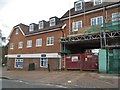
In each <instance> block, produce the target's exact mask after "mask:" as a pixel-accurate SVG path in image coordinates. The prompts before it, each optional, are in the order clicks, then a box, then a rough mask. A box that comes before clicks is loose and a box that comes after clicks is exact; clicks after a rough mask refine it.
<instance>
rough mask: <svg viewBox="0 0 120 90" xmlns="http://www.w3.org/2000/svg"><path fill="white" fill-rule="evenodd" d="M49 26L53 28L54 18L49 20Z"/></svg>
mask: <svg viewBox="0 0 120 90" xmlns="http://www.w3.org/2000/svg"><path fill="white" fill-rule="evenodd" d="M50 26H55V18H50Z"/></svg>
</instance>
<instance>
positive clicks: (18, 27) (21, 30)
mask: <svg viewBox="0 0 120 90" xmlns="http://www.w3.org/2000/svg"><path fill="white" fill-rule="evenodd" d="M16 28H19V30H20V31H21V32H22V34H23V35H24V36H25V34H24V32H23V31H22V29H21V28H20V26H16V27H14V28H13V29H12V30H11V32H10V35H9V36H8V38H9V39H10V36H11V34H12V32H13V31H14V30H15V29H16Z"/></svg>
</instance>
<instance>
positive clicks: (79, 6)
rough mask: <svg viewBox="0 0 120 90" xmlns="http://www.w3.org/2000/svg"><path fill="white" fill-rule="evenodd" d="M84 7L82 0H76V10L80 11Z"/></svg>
mask: <svg viewBox="0 0 120 90" xmlns="http://www.w3.org/2000/svg"><path fill="white" fill-rule="evenodd" d="M81 9H82V1H80V0H79V1H77V2H75V11H79V10H81Z"/></svg>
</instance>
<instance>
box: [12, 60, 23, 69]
mask: <svg viewBox="0 0 120 90" xmlns="http://www.w3.org/2000/svg"><path fill="white" fill-rule="evenodd" d="M17 62H19V63H20V62H21V63H22V67H21V66H20V67H18V66H17V64H16V63H17ZM14 67H15V68H18V69H23V59H19V58H16V59H15V65H14Z"/></svg>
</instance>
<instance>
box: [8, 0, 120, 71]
mask: <svg viewBox="0 0 120 90" xmlns="http://www.w3.org/2000/svg"><path fill="white" fill-rule="evenodd" d="M119 6H120V2H103V0H93V1H92V2H83V1H81V0H78V1H76V2H75V3H74V7H73V8H71V9H70V10H68V11H67V12H66V13H65V14H64V15H63V16H62V17H61V18H57V17H52V18H50V19H49V21H48V22H46V21H44V20H42V21H40V22H39V24H35V23H31V24H30V25H29V26H27V25H24V24H19V25H16V26H15V27H13V30H12V32H11V34H10V42H9V50H8V55H7V57H8V68H9V69H24V70H29V69H30V68H31V67H34V68H33V69H35V70H44V69H47V68H48V64H49V66H50V69H51V70H58V69H61V68H63V67H65V62H62V61H63V59H64V61H65V55H64V58H63V57H61V55H60V53H62V54H64V53H65V54H66V53H67V54H68V53H69V54H70V53H71V54H80V53H85V51H86V50H88V49H100V48H106V47H112V46H113V45H114V46H113V47H116V46H115V45H117V47H118V48H119V47H120V43H119V42H118V40H120V38H119V35H120V27H119V26H120V23H119V21H120V19H119V18H120V17H119V16H120V8H119ZM61 37H62V38H61Z"/></svg>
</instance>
